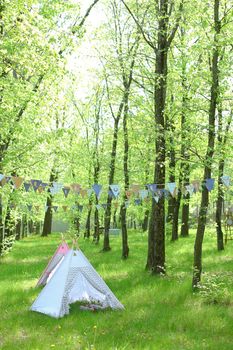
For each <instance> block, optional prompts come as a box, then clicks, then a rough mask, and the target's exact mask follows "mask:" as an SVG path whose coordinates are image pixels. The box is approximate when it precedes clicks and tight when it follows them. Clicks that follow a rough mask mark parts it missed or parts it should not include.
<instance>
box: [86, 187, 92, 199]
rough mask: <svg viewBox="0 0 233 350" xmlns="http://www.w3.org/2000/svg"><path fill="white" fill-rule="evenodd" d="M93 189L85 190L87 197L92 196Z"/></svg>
mask: <svg viewBox="0 0 233 350" xmlns="http://www.w3.org/2000/svg"><path fill="white" fill-rule="evenodd" d="M92 192H93V189H92V188H88V190H87V195H88V197H90V196H91V195H92Z"/></svg>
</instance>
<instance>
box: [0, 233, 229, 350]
mask: <svg viewBox="0 0 233 350" xmlns="http://www.w3.org/2000/svg"><path fill="white" fill-rule="evenodd" d="M193 240H194V235H192V236H191V237H189V238H187V239H179V241H178V242H175V243H171V242H170V241H169V240H168V242H167V248H166V249H167V276H166V277H155V276H150V275H149V273H148V272H146V271H145V263H146V254H147V235H146V234H144V235H143V234H141V233H139V232H131V233H130V236H129V245H130V257H129V259H128V260H127V261H122V260H121V258H120V257H121V240H120V237H113V238H112V239H111V246H112V250H111V251H110V252H108V253H100V248H101V246H96V245H93V244H92V243H91V242H88V241H84V240H83V239H80V247H81V249H82V251H83V252H84V254H85V255H86V256H87V257H88V258H89V260H90V261H91V263H92V264H93V266H94V267H95V268H96V270H97V271H98V272H99V273H100V274H101V275H102V277H103V278H104V279H105V281H106V283H107V284H108V285H109V287H110V288H111V289H112V291H113V292H114V293H115V294H116V296H117V297H118V299H119V300H120V301H121V302H122V303H123V304H124V306H125V310H124V311H110V310H108V311H104V312H103V311H100V312H96V313H92V312H89V311H81V310H80V309H79V307H78V305H76V304H74V305H72V307H71V311H70V315H68V316H66V317H64V318H62V319H58V320H57V319H53V318H50V317H48V316H45V315H43V314H39V313H36V312H31V311H29V307H30V305H31V304H32V302H33V300H34V299H35V298H36V296H37V295H38V293H39V289H38V288H35V284H36V282H37V278H38V277H39V276H40V274H41V272H42V270H43V269H44V267H45V265H46V263H47V261H48V259H49V257H50V256H51V255H52V254H53V252H54V250H55V248H56V246H57V245H58V243H59V241H60V236H59V235H58V234H54V235H52V236H50V237H49V238H41V237H36V236H32V237H28V238H26V239H24V240H23V241H20V242H17V243H16V244H15V246H14V248H13V250H12V252H10V253H9V254H8V255H7V256H5V257H4V258H3V259H2V260H0V349H2V350H16V349H24V350H27V349H30V350H31V349H32V350H37V349H38V350H40V349H62V350H75V349H77V350H78V349H97V350H104V349H107V350H108V349H117V350H120V349H121V350H123V349H155V350H157V349H158V350H175V349H178V350H186V349H189V350H190V349H194V350H199V349H200V350H204V349H209V350H215V349H216V350H219V349H221V350H226V349H229V350H232V349H233V345H232V339H233V283H232V282H233V272H232V271H233V242H229V243H228V244H227V247H226V249H225V251H223V252H217V251H216V238H215V235H214V234H211V233H209V232H208V230H207V232H206V237H205V242H204V251H203V268H204V274H203V282H205V281H206V282H208V281H210V282H208V283H209V285H208V286H210V292H209V294H208V296H206V294H205V295H204V296H202V295H201V294H200V293H198V294H193V293H192V290H191V278H192V257H193ZM219 279H220V280H221V282H223V285H221V288H220V287H219V286H220V285H219V286H218V285H217V288H216V285H215V282H216V283H218V280H219ZM212 288H213V290H212Z"/></svg>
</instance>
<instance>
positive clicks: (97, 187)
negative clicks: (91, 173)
mask: <svg viewBox="0 0 233 350" xmlns="http://www.w3.org/2000/svg"><path fill="white" fill-rule="evenodd" d="M92 188H93V191H94V192H95V194H96V197H97V198H99V197H100V192H101V190H102V186H101V185H99V184H94V185H93V186H92Z"/></svg>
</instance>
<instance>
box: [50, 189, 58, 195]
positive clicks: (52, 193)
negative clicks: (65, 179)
mask: <svg viewBox="0 0 233 350" xmlns="http://www.w3.org/2000/svg"><path fill="white" fill-rule="evenodd" d="M49 192H50V193H51V195H52V196H54V195H55V194H56V193H57V189H56V188H54V187H50V189H49Z"/></svg>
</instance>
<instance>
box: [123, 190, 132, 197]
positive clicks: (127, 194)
mask: <svg viewBox="0 0 233 350" xmlns="http://www.w3.org/2000/svg"><path fill="white" fill-rule="evenodd" d="M125 194H126V197H127V198H128V199H129V198H130V197H131V195H132V191H130V190H128V191H126V192H125Z"/></svg>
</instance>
